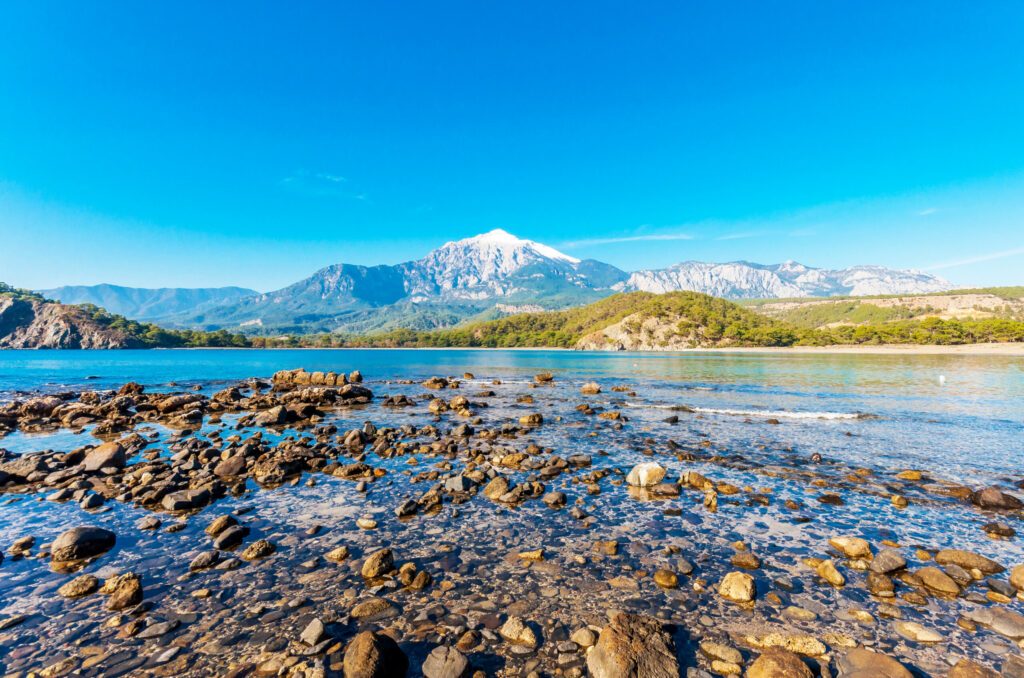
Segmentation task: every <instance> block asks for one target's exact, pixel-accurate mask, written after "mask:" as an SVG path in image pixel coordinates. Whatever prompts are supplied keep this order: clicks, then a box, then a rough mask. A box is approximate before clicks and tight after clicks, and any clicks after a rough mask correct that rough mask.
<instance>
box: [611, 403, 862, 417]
mask: <svg viewBox="0 0 1024 678" xmlns="http://www.w3.org/2000/svg"><path fill="white" fill-rule="evenodd" d="M624 404H625V405H626V406H627V407H638V408H644V407H646V408H648V409H653V410H673V411H676V412H692V413H694V414H724V415H727V416H731V417H766V418H769V419H873V418H874V415H871V414H866V413H864V412H793V411H792V410H734V409H730V408H718V407H689V406H687V405H640V404H634V403H624Z"/></svg>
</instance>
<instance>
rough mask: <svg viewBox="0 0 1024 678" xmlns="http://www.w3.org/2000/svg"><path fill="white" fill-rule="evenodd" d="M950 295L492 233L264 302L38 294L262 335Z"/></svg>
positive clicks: (95, 292) (98, 289) (858, 276)
mask: <svg viewBox="0 0 1024 678" xmlns="http://www.w3.org/2000/svg"><path fill="white" fill-rule="evenodd" d="M952 287H953V286H952V285H951V284H950V283H948V282H946V281H945V280H942V279H941V278H938V277H935V276H933V275H930V274H927V273H923V272H920V271H909V270H895V269H888V268H883V267H880V266H856V267H853V268H847V269H840V270H827V269H819V268H811V267H809V266H804V265H803V264H799V263H796V262H793V261H788V262H786V263H783V264H777V265H770V266H766V265H761V264H753V263H748V262H743V261H738V262H731V263H724V264H714V263H703V262H696V261H688V262H683V263H679V264H675V265H673V266H670V267H668V268H664V269H657V270H641V271H636V272H632V273H629V272H626V271H622V270H620V269H618V268H616V267H614V266H612V265H610V264H605V263H602V262H599V261H595V260H592V259H585V260H580V259H577V258H575V257H572V256H569V255H567V254H564V253H562V252H559V251H558V250H556V249H554V248H552V247H549V246H547V245H543V244H541V243H537V242H533V241H530V240H524V239H521V238H517V237H516V236H514V235H512V234H510V233H508V232H506V231H503V230H500V229H496V230H493V231H490V232H488V233H484V234H482V235H478V236H475V237H472V238H465V239H463V240H457V241H453V242H449V243H446V244H444V245H442V246H441V247H439V248H438V249H436V250H433V251H432V252H430V253H429V254H427V255H426V256H425V257H423V258H422V259H418V260H416V261H408V262H405V263H401V264H397V265H380V266H361V265H355V264H334V265H332V266H328V267H326V268H323V269H321V270H319V271H317V272H316V273H314V274H313V275H312V276H310V277H308V278H306V279H304V280H300V281H299V282H296V283H294V284H292V285H289V286H287V287H285V288H282V289H279V290H276V291H273V292H267V293H256V292H252V291H251V290H245V289H242V288H234V287H232V288H212V289H202V290H188V289H173V288H172V289H162V290H143V289H137V288H123V287H115V286H112V285H97V286H94V287H64V288H57V289H54V290H45V291H44V294H45V295H46V296H47V297H49V298H53V299H57V300H59V301H62V302H65V303H93V304H96V305H98V306H104V307H105V308H107V309H108V310H111V311H114V312H117V313H120V314H123V315H125V316H127V317H129V318H133V319H144V320H149V321H156V322H160V323H161V324H163V325H167V326H171V327H187V328H198V329H207V330H212V329H222V328H223V329H229V330H244V331H247V332H252V333H263V334H269V333H310V332H345V333H367V332H373V331H379V330H389V329H396V328H409V329H431V328H439V327H450V326H452V325H456V324H458V323H460V322H464V321H466V320H470V319H479V320H485V319H490V318H495V317H500V316H504V315H508V314H511V313H518V312H523V311H537V310H546V309H558V308H567V307H572V306H579V305H582V304H586V303H589V302H592V301H596V300H598V299H602V298H604V297H608V296H610V295H612V294H615V293H617V292H632V291H644V292H655V293H665V292H675V291H696V292H703V293H706V294H710V295H713V296H717V297H723V298H727V299H761V298H784V297H809V296H823V297H824V296H835V295H852V296H860V295H875V294H909V293H913V294H921V293H927V292H940V291H945V290H949V289H952Z"/></svg>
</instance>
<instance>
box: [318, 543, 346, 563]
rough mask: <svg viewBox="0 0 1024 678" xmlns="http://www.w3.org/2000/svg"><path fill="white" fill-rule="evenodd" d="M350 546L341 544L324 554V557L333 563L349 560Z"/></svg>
mask: <svg viewBox="0 0 1024 678" xmlns="http://www.w3.org/2000/svg"><path fill="white" fill-rule="evenodd" d="M348 556H349V553H348V547H347V546H339V547H338V548H336V549H332V550H330V551H328V552H327V553H325V554H324V558H325V559H326V560H328V561H330V562H332V563H341V562H344V561H346V560H348Z"/></svg>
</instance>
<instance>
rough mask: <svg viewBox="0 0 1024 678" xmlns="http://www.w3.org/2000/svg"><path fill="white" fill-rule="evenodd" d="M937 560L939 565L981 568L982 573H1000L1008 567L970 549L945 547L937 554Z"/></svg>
mask: <svg viewBox="0 0 1024 678" xmlns="http://www.w3.org/2000/svg"><path fill="white" fill-rule="evenodd" d="M935 562H936V563H938V564H939V565H949V564H953V565H959V566H960V567H962V568H964V569H965V570H979V571H980V572H981V573H982V574H999V573H1000V572H1002V571H1003V570H1005V569H1006V568H1005V567H1003V566H1002V565H1000V564H999V563H997V562H996V561H994V560H989V559H988V558H986V557H985V556H982V555H979V554H977V553H972V552H970V551H961V550H960V549H943V550H941V551H939V552H938V553H936V554H935Z"/></svg>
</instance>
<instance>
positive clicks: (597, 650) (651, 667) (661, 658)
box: [587, 612, 679, 678]
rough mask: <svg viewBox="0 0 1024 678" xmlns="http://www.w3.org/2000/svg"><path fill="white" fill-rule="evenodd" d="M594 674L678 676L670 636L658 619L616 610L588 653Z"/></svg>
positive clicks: (599, 676)
mask: <svg viewBox="0 0 1024 678" xmlns="http://www.w3.org/2000/svg"><path fill="white" fill-rule="evenodd" d="M587 669H588V670H589V671H590V675H591V676H593V677H594V678H622V677H623V676H637V677H639V676H643V677H644V678H678V677H679V665H678V663H677V661H676V655H675V648H674V646H673V644H672V638H671V637H670V636H669V635H668V633H666V632H665V630H664V629H663V628H662V626H661V622H659V621H657V620H656V619H652V618H650V617H642V616H639V615H632V614H626V613H624V612H616V613H614V614H612V615H611V618H610V619H609V623H608V625H607V626H605V627H604V628H603V629H601V634H600V635H599V636H598V639H597V644H595V645H594V647H593V648H592V649H591V650H590V652H588V653H587Z"/></svg>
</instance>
